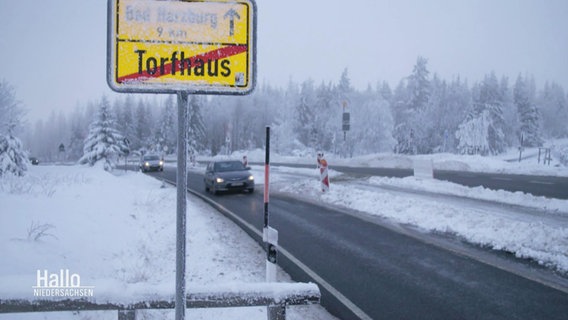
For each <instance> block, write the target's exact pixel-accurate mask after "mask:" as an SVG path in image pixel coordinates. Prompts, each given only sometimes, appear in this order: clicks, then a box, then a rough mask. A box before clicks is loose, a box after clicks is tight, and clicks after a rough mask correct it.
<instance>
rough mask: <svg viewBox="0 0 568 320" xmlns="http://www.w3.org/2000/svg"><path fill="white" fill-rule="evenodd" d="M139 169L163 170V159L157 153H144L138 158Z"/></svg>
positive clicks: (144, 170) (143, 170)
mask: <svg viewBox="0 0 568 320" xmlns="http://www.w3.org/2000/svg"><path fill="white" fill-rule="evenodd" d="M140 170H141V171H142V172H146V171H164V161H163V160H162V159H161V158H160V156H158V155H154V154H148V155H145V156H143V157H142V159H140Z"/></svg>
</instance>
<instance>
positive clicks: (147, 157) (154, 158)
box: [144, 156, 160, 161]
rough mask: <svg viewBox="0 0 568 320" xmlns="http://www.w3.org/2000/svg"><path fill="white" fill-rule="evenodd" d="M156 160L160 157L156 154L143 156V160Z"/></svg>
mask: <svg viewBox="0 0 568 320" xmlns="http://www.w3.org/2000/svg"><path fill="white" fill-rule="evenodd" d="M156 160H160V157H158V156H145V157H144V161H156Z"/></svg>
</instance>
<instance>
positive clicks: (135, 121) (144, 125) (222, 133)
mask: <svg viewBox="0 0 568 320" xmlns="http://www.w3.org/2000/svg"><path fill="white" fill-rule="evenodd" d="M350 82H351V81H350V78H349V72H348V69H345V70H344V72H343V73H342V74H341V75H340V76H339V77H338V80H337V81H330V82H321V83H315V82H314V81H313V80H310V79H308V80H304V81H301V82H295V81H292V80H290V81H289V83H288V85H287V87H286V88H277V87H273V86H271V85H270V84H269V83H262V84H259V85H258V86H257V88H256V90H255V91H254V92H253V93H252V94H251V95H248V96H199V95H192V96H190V101H189V106H188V107H189V113H190V117H189V119H188V123H189V128H190V130H189V132H188V135H189V149H190V152H193V153H196V154H203V155H217V154H230V153H231V152H232V151H237V150H251V149H255V148H263V146H264V135H265V127H266V126H267V125H270V126H271V127H272V132H273V138H272V139H273V140H272V141H271V145H272V147H273V148H274V151H275V152H277V153H279V154H282V155H304V154H308V153H310V154H313V153H314V152H315V151H316V150H317V151H323V152H327V153H335V154H339V155H342V156H346V157H347V156H355V155H364V154H371V153H379V152H395V153H405V154H428V153H437V152H451V153H461V154H472V153H476V154H482V155H491V154H499V153H502V152H504V151H505V150H506V149H507V148H509V147H519V146H521V144H522V146H523V147H535V146H540V145H542V144H543V142H544V141H545V140H546V139H550V138H562V137H567V136H568V125H567V124H568V103H567V101H568V96H567V94H566V92H565V90H564V88H563V87H562V86H560V85H559V84H556V83H550V82H546V83H545V84H544V86H543V87H541V88H537V87H536V84H535V79H534V78H533V77H532V76H530V75H527V74H519V75H517V76H516V77H515V78H514V79H510V78H509V77H507V76H499V77H498V76H497V75H495V74H494V73H488V74H487V75H486V76H485V77H484V79H482V80H481V81H479V82H474V83H471V84H470V83H469V82H468V80H466V79H461V78H460V77H456V78H454V79H451V80H446V79H441V78H440V77H439V76H437V75H436V74H435V73H434V74H432V73H431V72H430V71H429V70H428V61H427V59H425V58H422V57H418V59H417V61H416V64H415V65H414V68H413V70H409V75H408V76H407V77H405V78H403V79H402V80H400V82H399V83H398V84H397V85H396V87H394V88H393V87H391V86H390V85H389V84H388V83H387V82H377V83H376V84H369V85H368V87H367V88H366V89H364V90H357V89H355V88H353V87H352V86H351V83H350ZM102 109H104V110H105V111H104V112H105V113H106V114H105V117H108V120H109V121H110V122H109V123H110V126H112V127H113V129H115V130H116V131H117V132H118V133H120V135H121V136H122V137H126V138H127V139H128V141H129V143H130V144H129V150H130V154H131V155H133V154H138V153H140V152H141V151H143V152H147V151H151V152H160V153H167V154H170V153H175V150H176V139H177V120H176V119H177V100H176V97H175V95H168V96H164V95H160V96H157V95H124V96H121V97H119V98H117V99H115V100H113V101H110V100H109V99H108V98H107V97H101V98H100V100H98V101H90V102H86V103H85V105H79V106H77V107H76V108H75V110H74V111H73V112H71V113H68V114H64V113H55V112H53V113H52V114H51V116H50V117H49V119H47V121H43V120H39V121H37V122H36V123H35V124H27V125H23V126H21V128H20V129H19V130H18V135H19V136H20V137H21V139H22V140H23V142H24V146H25V148H26V149H28V150H29V151H30V154H32V155H33V156H35V157H38V158H40V159H42V161H61V160H65V161H77V160H79V159H80V158H81V157H82V156H83V155H84V154H85V150H84V148H85V142H86V141H87V140H88V138H89V132H90V131H91V129H92V126H93V123H94V122H95V121H96V119H97V117H100V114H101V110H102ZM344 112H347V113H349V119H350V123H349V124H350V128H349V131H347V132H345V133H344V131H343V130H342V129H343V128H342V119H343V113H344ZM61 144H63V145H64V146H65V152H64V153H62V152H60V150H59V146H60V145H61Z"/></svg>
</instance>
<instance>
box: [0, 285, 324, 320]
mask: <svg viewBox="0 0 568 320" xmlns="http://www.w3.org/2000/svg"><path fill="white" fill-rule="evenodd" d="M99 295H101V294H100V293H99V292H97V296H99ZM101 296H103V297H104V296H105V295H104V294H102V295H101ZM320 298H321V293H320V290H319V288H318V286H317V285H316V284H314V283H252V284H249V283H247V284H231V285H223V286H208V287H207V288H193V289H192V290H189V293H188V294H187V298H186V307H187V308H226V307H254V306H267V307H268V318H269V319H273V320H284V319H286V306H292V305H310V304H319V303H320ZM116 300H123V299H116ZM174 307H175V297H174V296H173V295H172V296H168V297H157V296H156V295H146V297H145V298H144V295H140V297H137V298H135V299H133V301H127V302H112V301H110V299H105V298H98V299H97V298H89V299H87V298H83V299H69V298H63V297H59V298H58V297H52V298H49V299H31V300H30V299H17V298H16V299H0V313H20V312H50V311H79V310H80V311H99V310H117V311H118V319H119V320H134V319H135V317H136V313H135V310H141V309H173V308H174Z"/></svg>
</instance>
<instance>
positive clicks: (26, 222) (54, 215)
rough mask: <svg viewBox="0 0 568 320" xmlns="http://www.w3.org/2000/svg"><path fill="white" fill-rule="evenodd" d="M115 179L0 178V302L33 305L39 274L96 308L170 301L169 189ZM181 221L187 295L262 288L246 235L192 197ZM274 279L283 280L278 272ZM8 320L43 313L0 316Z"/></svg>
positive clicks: (205, 315) (196, 315) (312, 312)
mask: <svg viewBox="0 0 568 320" xmlns="http://www.w3.org/2000/svg"><path fill="white" fill-rule="evenodd" d="M115 174H118V176H117V175H112V174H109V173H107V172H104V171H103V170H102V169H100V168H87V167H76V166H71V167H44V166H39V167H33V168H32V170H31V171H30V172H29V173H28V175H26V176H25V177H21V178H14V179H3V180H1V181H0V203H1V204H2V208H1V210H0V221H1V223H0V256H1V257H2V263H1V264H0V283H2V286H0V299H2V298H18V297H19V298H26V299H33V298H34V297H33V289H32V286H35V285H36V283H37V282H36V281H37V270H41V271H43V270H48V272H49V274H51V273H59V271H60V270H69V271H70V273H73V274H78V275H80V283H81V285H82V286H94V287H95V288H94V298H96V299H97V300H99V301H100V300H112V301H116V302H128V301H131V300H132V299H136V298H137V297H143V295H141V294H142V293H149V294H151V295H153V296H166V297H167V296H173V294H174V292H175V285H174V280H175V221H176V190H175V188H171V187H165V188H162V187H161V186H162V183H161V182H159V181H157V180H155V179H152V178H150V177H148V176H146V175H143V174H140V173H133V172H128V173H123V172H120V171H115ZM187 214H188V218H187V221H188V232H187V235H188V239H187V253H188V257H187V272H188V274H187V288H188V290H189V288H194V287H200V288H203V287H207V286H212V285H218V284H223V285H233V286H237V287H238V286H239V285H240V284H241V283H258V282H263V281H264V277H265V261H264V259H265V254H264V251H263V250H262V248H261V247H260V246H259V245H258V244H257V243H255V242H254V241H253V240H252V239H250V237H248V235H246V233H244V232H243V231H242V230H241V229H239V228H238V227H237V226H235V225H234V224H233V223H232V222H231V221H229V220H228V219H226V218H224V217H222V216H221V215H220V214H218V213H217V212H215V211H214V210H213V209H211V208H210V207H209V206H208V205H206V204H204V203H203V202H201V201H199V200H197V199H195V198H190V201H188V209H187ZM279 279H280V280H281V281H285V282H287V281H290V279H289V276H288V275H287V274H285V273H283V272H282V271H281V270H280V271H279ZM265 309H266V308H252V311H251V309H250V308H235V309H231V311H226V310H217V309H214V310H213V309H212V310H201V311H199V310H191V311H188V312H190V313H191V315H192V319H209V318H211V317H218V316H220V315H224V316H225V317H229V318H231V319H251V317H252V319H265V318H266V313H265ZM290 311H291V312H289V318H290V319H331V318H332V317H331V316H330V315H329V314H327V313H326V312H325V310H324V309H323V308H321V307H320V306H310V307H309V308H302V307H295V308H291V310H290ZM168 312H172V311H171V310H168V311H152V312H149V313H148V317H149V318H152V316H150V315H152V314H153V315H154V316H153V317H155V318H156V319H161V318H163V317H164V314H167V313H168ZM111 314H112V315H113V316H114V318H116V312H114V313H111ZM90 316H91V315H88V314H83V315H78V316H77V317H79V318H81V317H83V318H84V317H87V318H88V317H90ZM15 317H17V318H19V319H32V318H34V319H37V318H38V317H41V319H43V317H44V315H38V314H35V315H34V314H27V315H23V314H21V315H15V314H7V315H1V314H0V318H2V319H14V318H15ZM48 317H49V316H48ZM53 317H54V318H53V319H61V318H62V317H63V318H65V319H67V318H69V319H77V317H73V315H71V314H69V315H67V316H63V315H62V314H61V313H57V314H55V315H53ZM96 317H97V318H101V317H102V315H101V314H97V316H96ZM148 317H146V318H147V319H148ZM110 318H112V317H110Z"/></svg>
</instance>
